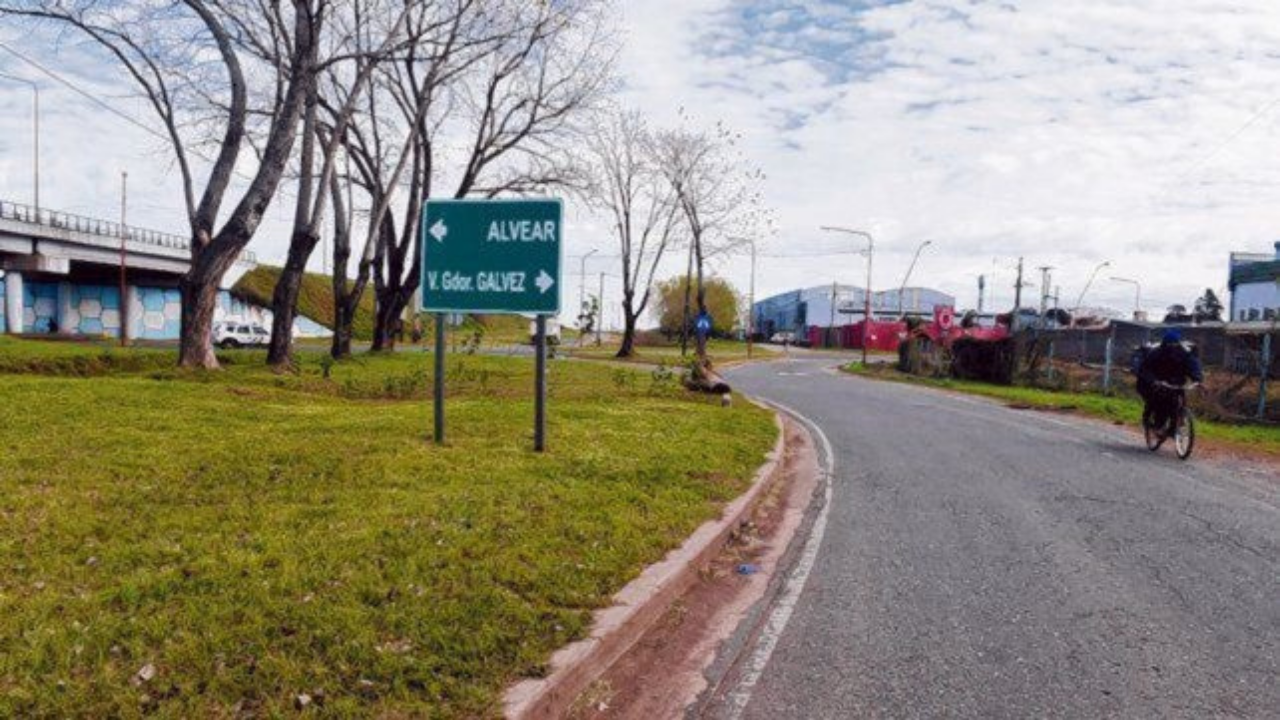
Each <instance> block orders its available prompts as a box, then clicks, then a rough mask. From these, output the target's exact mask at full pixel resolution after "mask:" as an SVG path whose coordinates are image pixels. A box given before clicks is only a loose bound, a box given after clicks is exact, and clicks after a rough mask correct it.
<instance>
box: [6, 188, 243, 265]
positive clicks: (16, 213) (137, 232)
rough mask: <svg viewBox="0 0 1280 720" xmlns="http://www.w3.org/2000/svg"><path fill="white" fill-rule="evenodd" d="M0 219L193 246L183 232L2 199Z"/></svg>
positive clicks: (178, 246)
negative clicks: (164, 230)
mask: <svg viewBox="0 0 1280 720" xmlns="http://www.w3.org/2000/svg"><path fill="white" fill-rule="evenodd" d="M0 219H3V220H16V221H18V222H24V223H28V224H30V225H40V226H44V227H49V228H58V229H63V230H71V231H74V232H81V233H86V234H89V235H98V236H100V237H107V238H114V239H116V240H121V239H123V240H127V241H129V242H131V243H141V244H143V245H151V246H154V247H163V248H172V249H174V250H190V249H191V240H190V239H189V238H186V237H183V236H181V235H174V234H173V233H167V232H161V231H159V230H149V229H147V228H141V227H136V226H134V225H121V224H120V223H118V222H112V221H110V220H103V219H101V218H91V217H87V216H85V215H76V214H75V213H67V212H60V211H57V210H48V209H45V208H40V209H36V208H35V207H33V206H31V205H24V204H22V203H15V202H9V201H7V200H0ZM240 259H241V261H243V262H248V263H256V262H257V261H258V258H257V256H256V255H254V253H252V252H249V251H245V252H243V253H241V254H240Z"/></svg>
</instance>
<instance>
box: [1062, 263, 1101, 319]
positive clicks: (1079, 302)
mask: <svg viewBox="0 0 1280 720" xmlns="http://www.w3.org/2000/svg"><path fill="white" fill-rule="evenodd" d="M1104 267H1111V261H1110V260H1104V261H1102V262H1100V263H1098V266H1097V267H1095V268H1094V269H1093V272H1092V273H1090V274H1089V282H1087V283H1085V284H1084V289H1083V290H1081V291H1080V297H1078V298H1076V306H1075V307H1073V308H1071V324H1072V325H1075V324H1076V316H1077V315H1079V314H1080V306H1081V305H1083V304H1084V295H1085V293H1087V292H1089V288H1090V287H1092V286H1093V281H1094V279H1096V278H1097V277H1098V272H1099V271H1101V270H1102V268H1104Z"/></svg>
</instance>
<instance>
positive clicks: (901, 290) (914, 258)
mask: <svg viewBox="0 0 1280 720" xmlns="http://www.w3.org/2000/svg"><path fill="white" fill-rule="evenodd" d="M932 244H933V241H932V240H925V241H924V242H922V243H920V245H919V247H917V248H916V254H915V255H913V256H912V257H911V265H910V266H908V267H907V274H906V275H903V276H902V286H901V287H899V288H898V317H902V294H903V293H905V292H906V291H907V281H908V280H910V279H911V272H912V271H913V270H915V269H916V261H917V260H919V259H920V251H922V250H924V249H925V247H926V246H929V245H932Z"/></svg>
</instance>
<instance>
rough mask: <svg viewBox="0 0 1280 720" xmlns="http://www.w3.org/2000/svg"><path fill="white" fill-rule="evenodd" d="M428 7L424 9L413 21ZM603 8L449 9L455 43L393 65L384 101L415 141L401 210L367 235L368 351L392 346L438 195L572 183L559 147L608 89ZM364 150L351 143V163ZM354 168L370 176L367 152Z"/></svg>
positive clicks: (595, 1) (573, 0)
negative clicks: (371, 301)
mask: <svg viewBox="0 0 1280 720" xmlns="http://www.w3.org/2000/svg"><path fill="white" fill-rule="evenodd" d="M432 7H434V4H425V3H424V4H423V8H424V9H423V12H424V13H430V12H432V10H431V8H432ZM607 7H608V3H607V2H606V1H605V0H565V1H563V2H555V3H546V2H535V1H532V0H505V1H500V2H490V3H474V2H459V3H458V4H457V9H458V11H459V12H460V13H461V18H462V21H460V22H459V23H457V24H456V25H450V26H449V27H450V28H451V29H453V30H456V33H457V34H456V37H455V36H453V35H448V36H446V38H444V40H443V41H442V43H437V44H436V45H435V46H431V45H426V44H424V45H422V46H420V52H419V53H412V52H411V53H410V54H409V56H408V57H406V58H405V59H404V60H403V61H402V62H400V63H397V64H396V65H395V67H394V71H393V72H392V73H391V79H390V80H389V82H388V93H389V94H390V95H391V97H393V98H394V99H395V100H396V104H397V106H398V109H399V113H400V116H401V123H402V124H408V125H409V126H410V127H412V128H413V129H414V132H413V133H412V134H411V135H410V137H411V138H412V140H413V142H412V147H411V148H410V151H409V154H410V158H411V165H410V167H411V170H410V173H409V179H408V195H407V198H406V202H405V205H404V206H403V211H404V212H403V214H402V215H401V217H400V220H399V221H398V223H396V222H394V221H392V222H390V223H388V225H389V227H388V228H383V227H379V230H378V232H377V233H376V239H377V242H378V243H379V247H378V248H377V249H376V250H375V251H374V253H373V255H374V256H375V257H376V258H377V261H376V262H375V263H374V264H373V282H374V289H375V293H376V298H377V302H376V306H377V314H376V318H375V327H374V338H373V349H374V350H383V349H390V348H391V347H393V346H394V343H395V335H396V330H397V328H398V326H399V322H400V317H401V315H402V314H403V312H404V310H405V308H406V307H407V305H408V303H409V302H410V300H411V298H412V297H413V295H414V293H416V291H417V290H418V283H419V273H418V267H419V265H420V264H421V253H422V247H421V240H422V238H421V234H420V230H419V223H418V218H419V216H420V214H421V211H422V203H423V201H424V200H425V199H426V198H428V197H432V196H435V195H437V194H438V193H437V192H436V188H437V187H438V186H439V185H441V184H446V183H447V184H449V185H451V187H452V188H453V189H452V191H451V192H450V193H449V196H450V197H459V198H460V197H466V196H469V195H480V196H486V197H492V196H496V195H499V194H506V193H528V192H532V191H534V190H537V189H539V188H546V187H549V186H555V185H577V184H580V183H581V181H580V179H579V178H578V173H577V168H576V165H575V163H574V162H573V158H572V156H571V154H570V153H569V152H568V150H567V148H568V146H569V145H570V139H571V138H572V137H573V136H574V135H575V132H576V130H577V128H575V127H574V125H573V120H574V118H575V117H576V116H578V115H579V114H581V113H582V112H584V111H585V110H587V109H589V108H590V107H592V106H593V105H594V103H595V102H596V101H597V100H598V99H599V98H600V97H601V96H602V94H603V93H604V91H605V90H607V88H608V82H609V79H610V77H611V76H610V70H611V64H612V46H611V44H610V43H609V42H608V39H607V37H608V36H607V32H606V27H605V23H604V11H605V9H606V8H607ZM437 12H438V10H437ZM429 17H430V16H428V18H429ZM428 18H424V19H420V20H419V22H430V20H429V19H428ZM373 126H374V127H375V128H376V127H378V126H379V124H378V123H374V124H373ZM369 150H370V147H369V145H368V144H367V143H366V144H359V143H358V144H356V147H355V149H354V152H353V158H360V157H361V156H362V155H368V154H369V152H368V151H369ZM358 164H359V165H360V166H361V172H362V173H364V172H365V171H366V170H371V169H373V168H375V167H376V166H377V165H378V156H377V154H376V149H375V152H374V153H373V155H372V156H371V157H365V158H363V159H362V160H361V161H360V162H359V163H358ZM369 174H370V176H371V177H370V178H368V179H370V180H373V179H375V178H373V177H372V175H373V173H369ZM371 184H372V185H374V186H376V185H378V183H371ZM379 192H385V188H384V189H382V190H380V191H379Z"/></svg>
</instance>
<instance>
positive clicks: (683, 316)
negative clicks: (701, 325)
mask: <svg viewBox="0 0 1280 720" xmlns="http://www.w3.org/2000/svg"><path fill="white" fill-rule="evenodd" d="M692 275H693V245H690V246H689V264H688V267H687V268H686V269H685V271H684V307H683V308H682V309H681V311H680V357H684V356H685V355H688V354H689V294H690V292H691V291H692V290H693V277H692Z"/></svg>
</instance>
